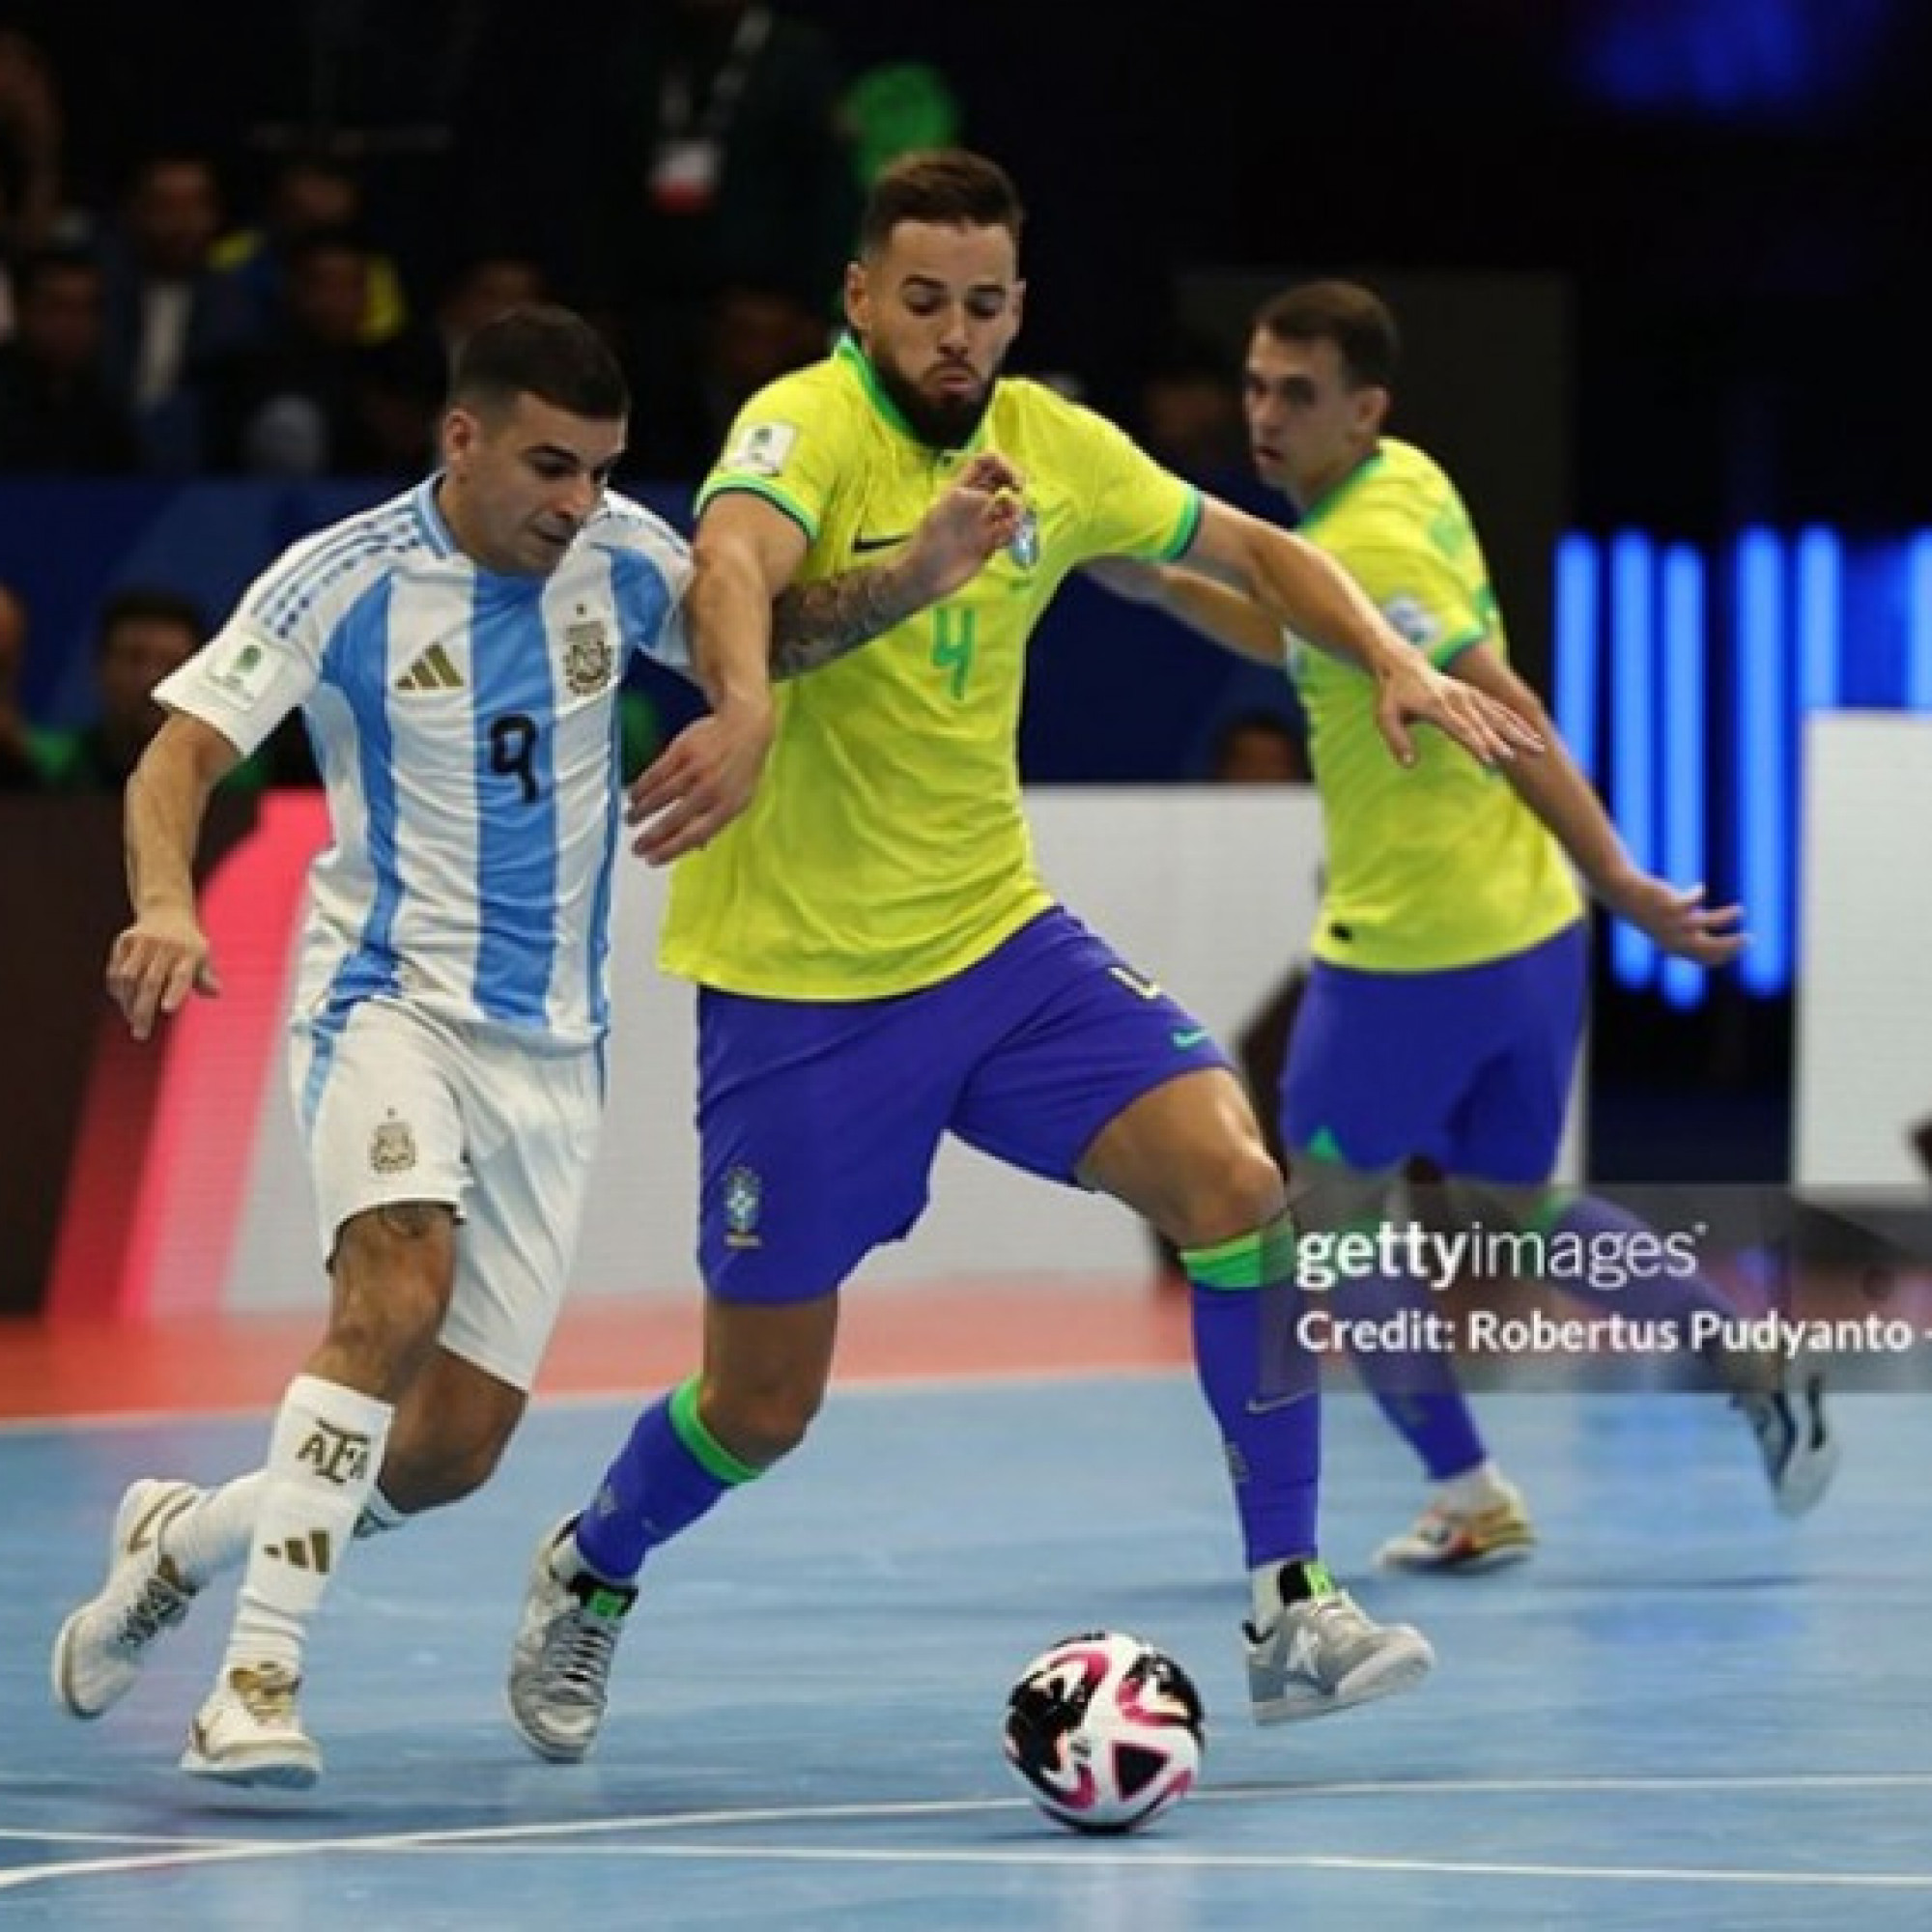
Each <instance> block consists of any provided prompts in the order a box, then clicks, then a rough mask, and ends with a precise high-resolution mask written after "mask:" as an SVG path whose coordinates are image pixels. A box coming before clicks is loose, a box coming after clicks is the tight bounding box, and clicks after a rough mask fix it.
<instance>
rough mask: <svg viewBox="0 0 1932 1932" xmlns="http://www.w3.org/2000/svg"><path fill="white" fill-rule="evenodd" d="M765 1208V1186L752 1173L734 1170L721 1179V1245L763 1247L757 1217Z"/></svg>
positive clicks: (752, 1170) (739, 1169) (747, 1168)
mask: <svg viewBox="0 0 1932 1932" xmlns="http://www.w3.org/2000/svg"><path fill="white" fill-rule="evenodd" d="M764 1206H765V1183H764V1182H763V1181H762V1180H760V1179H758V1176H757V1173H756V1171H755V1170H754V1169H753V1168H749V1167H734V1168H732V1169H730V1170H729V1171H728V1172H727V1173H726V1174H725V1246H726V1247H727V1248H757V1247H762V1246H763V1245H764V1236H763V1235H761V1234H760V1233H759V1232H758V1217H759V1216H760V1215H761V1214H762V1213H763V1211H764Z"/></svg>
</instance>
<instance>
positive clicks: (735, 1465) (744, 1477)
mask: <svg viewBox="0 0 1932 1932" xmlns="http://www.w3.org/2000/svg"><path fill="white" fill-rule="evenodd" d="M670 1426H671V1428H672V1429H674V1430H675V1431H676V1432H677V1439H678V1440H679V1441H680V1442H682V1443H683V1444H684V1446H685V1447H686V1448H687V1449H689V1450H690V1451H691V1453H692V1454H693V1455H694V1456H695V1457H696V1458H697V1460H698V1462H700V1463H703V1465H704V1467H705V1468H706V1469H707V1470H709V1471H710V1473H711V1474H712V1475H714V1476H716V1477H717V1478H718V1480H719V1481H720V1482H721V1483H729V1484H731V1485H732V1486H733V1487H735V1486H736V1485H738V1484H740V1483H750V1482H755V1481H756V1480H757V1478H758V1477H759V1476H761V1475H763V1474H764V1471H763V1470H762V1469H754V1468H753V1466H752V1464H751V1463H742V1462H740V1461H739V1460H738V1458H737V1457H736V1456H734V1455H732V1453H731V1452H730V1450H728V1449H727V1448H725V1445H724V1443H722V1442H721V1441H719V1439H718V1438H717V1436H715V1435H712V1433H711V1432H710V1430H708V1429H707V1428H705V1426H704V1422H703V1418H702V1417H701V1416H699V1414H698V1413H697V1378H696V1376H692V1377H689V1378H687V1379H685V1380H684V1381H681V1382H679V1383H678V1385H677V1386H676V1388H674V1389H673V1390H671V1395H670Z"/></svg>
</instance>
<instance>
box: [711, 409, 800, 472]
mask: <svg viewBox="0 0 1932 1932" xmlns="http://www.w3.org/2000/svg"><path fill="white" fill-rule="evenodd" d="M797 441H798V425H797V424H796V423H788V422H757V423H747V424H746V425H745V427H744V428H743V429H741V430H740V431H739V432H738V434H737V436H736V438H734V439H733V440H732V443H731V447H730V448H729V449H727V450H726V451H725V460H724V461H723V462H722V463H721V464H719V466H718V467H719V469H741V470H744V471H746V472H747V473H748V474H750V475H753V476H776V475H777V474H778V473H779V471H780V470H781V469H783V468H784V467H785V464H786V462H787V460H788V459H789V458H790V456H791V452H792V447H793V445H794V444H795V443H796V442H797Z"/></svg>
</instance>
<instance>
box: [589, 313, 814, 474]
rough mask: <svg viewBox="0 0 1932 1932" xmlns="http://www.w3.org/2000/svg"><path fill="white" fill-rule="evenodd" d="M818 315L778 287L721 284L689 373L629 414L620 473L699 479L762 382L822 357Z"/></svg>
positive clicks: (706, 319)
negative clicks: (672, 388)
mask: <svg viewBox="0 0 1932 1932" xmlns="http://www.w3.org/2000/svg"><path fill="white" fill-rule="evenodd" d="M830 333H831V327H830V325H829V323H828V322H827V321H826V319H825V317H824V316H823V315H821V314H820V313H818V311H817V310H815V309H813V308H811V307H810V306H809V305H808V304H807V303H805V302H802V301H800V300H799V299H798V298H797V297H796V296H792V295H788V294H786V293H785V292H784V291H783V290H781V289H760V288H752V287H749V286H746V285H743V284H735V285H733V286H732V287H729V288H725V289H720V290H719V291H718V293H717V294H716V295H715V296H714V297H713V298H711V301H710V303H709V306H708V308H707V311H706V318H705V326H704V329H703V333H702V335H701V336H700V338H699V340H698V344H697V364H696V371H695V372H694V374H693V376H692V377H691V378H690V379H689V380H687V381H686V382H685V383H684V384H681V385H680V386H679V387H678V388H677V389H676V390H675V391H666V392H665V393H663V394H662V395H661V396H660V397H659V398H658V401H657V403H656V405H655V406H654V407H653V408H651V409H649V410H644V409H641V408H640V409H639V411H638V412H637V413H636V414H635V415H634V417H633V419H632V426H631V448H630V452H629V454H628V455H627V457H626V459H625V469H626V473H627V474H639V475H645V476H658V477H665V476H671V477H676V476H698V475H701V474H703V472H704V471H705V470H706V469H708V468H709V467H710V465H711V463H712V460H713V459H714V458H715V457H716V456H717V454H718V451H719V450H720V448H721V447H722V446H723V445H724V441H725V433H726V432H727V431H728V430H729V429H730V427H731V424H732V421H733V419H734V418H735V417H736V415H737V413H738V411H739V409H740V408H741V407H742V406H743V405H744V404H745V403H746V402H747V401H749V400H750V398H751V397H752V396H753V395H754V394H755V393H756V392H757V391H758V390H759V389H762V388H763V387H764V386H765V384H767V383H771V382H775V381H777V379H778V378H779V377H781V376H782V375H783V374H785V372H786V371H787V370H790V369H798V368H802V367H803V366H804V365H805V364H806V363H808V362H811V361H815V360H816V359H817V358H818V357H819V356H821V355H824V354H825V348H826V340H827V337H828V336H829V335H830Z"/></svg>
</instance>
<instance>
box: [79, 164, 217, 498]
mask: <svg viewBox="0 0 1932 1932" xmlns="http://www.w3.org/2000/svg"><path fill="white" fill-rule="evenodd" d="M220 227H221V195H220V189H219V187H218V185H217V184H216V182H215V178H214V169H213V164H212V163H211V162H209V161H208V160H206V159H205V158H204V157H202V156H199V155H185V154H180V155H177V154H159V155H151V156H148V157H147V158H146V159H145V160H143V161H141V162H140V163H139V164H138V166H137V167H136V168H135V170H134V178H133V182H132V184H131V185H130V186H129V189H128V197H127V201H126V204H125V206H124V207H123V210H122V213H121V219H120V222H119V224H118V225H117V226H116V227H114V228H112V229H110V230H109V231H108V233H107V234H106V235H104V236H103V237H102V238H101V241H100V244H99V256H100V262H101V272H102V277H103V286H104V292H105V302H106V318H105V327H106V353H105V363H106V369H107V379H108V382H109V384H111V385H112V387H113V389H114V392H115V394H116V395H118V396H119V397H120V399H121V400H122V402H123V403H124V404H126V406H127V407H128V410H129V412H131V414H132V416H133V419H134V423H135V427H136V429H137V430H138V432H139V434H140V438H141V446H142V456H143V460H144V463H145V465H146V467H147V468H148V469H151V470H154V471H156V472H157V473H160V474H165V475H181V474H186V473H191V472H192V471H193V470H194V469H197V468H198V467H199V465H200V460H201V424H200V418H199V401H200V399H199V396H198V394H197V392H196V390H195V388H194V387H193V384H194V382H195V380H196V379H197V378H198V377H200V376H201V375H202V374H203V373H205V372H206V371H207V369H208V368H209V367H210V366H211V365H212V364H213V363H214V362H215V361H217V360H219V359H220V357H222V356H223V355H230V354H232V353H233V352H234V351H235V350H236V349H238V348H239V347H240V346H241V344H242V343H243V342H245V341H246V339H247V337H248V335H249V333H250V332H251V323H252V317H251V314H250V311H249V307H248V303H247V300H246V298H245V297H244V296H243V294H242V291H241V288H240V287H239V286H238V284H237V283H236V282H235V281H234V280H233V279H231V278H230V277H228V276H226V275H222V274H218V273H217V272H216V271H215V270H214V267H213V260H212V254H213V246H214V239H215V236H216V235H217V234H218V233H219V231H220Z"/></svg>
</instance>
